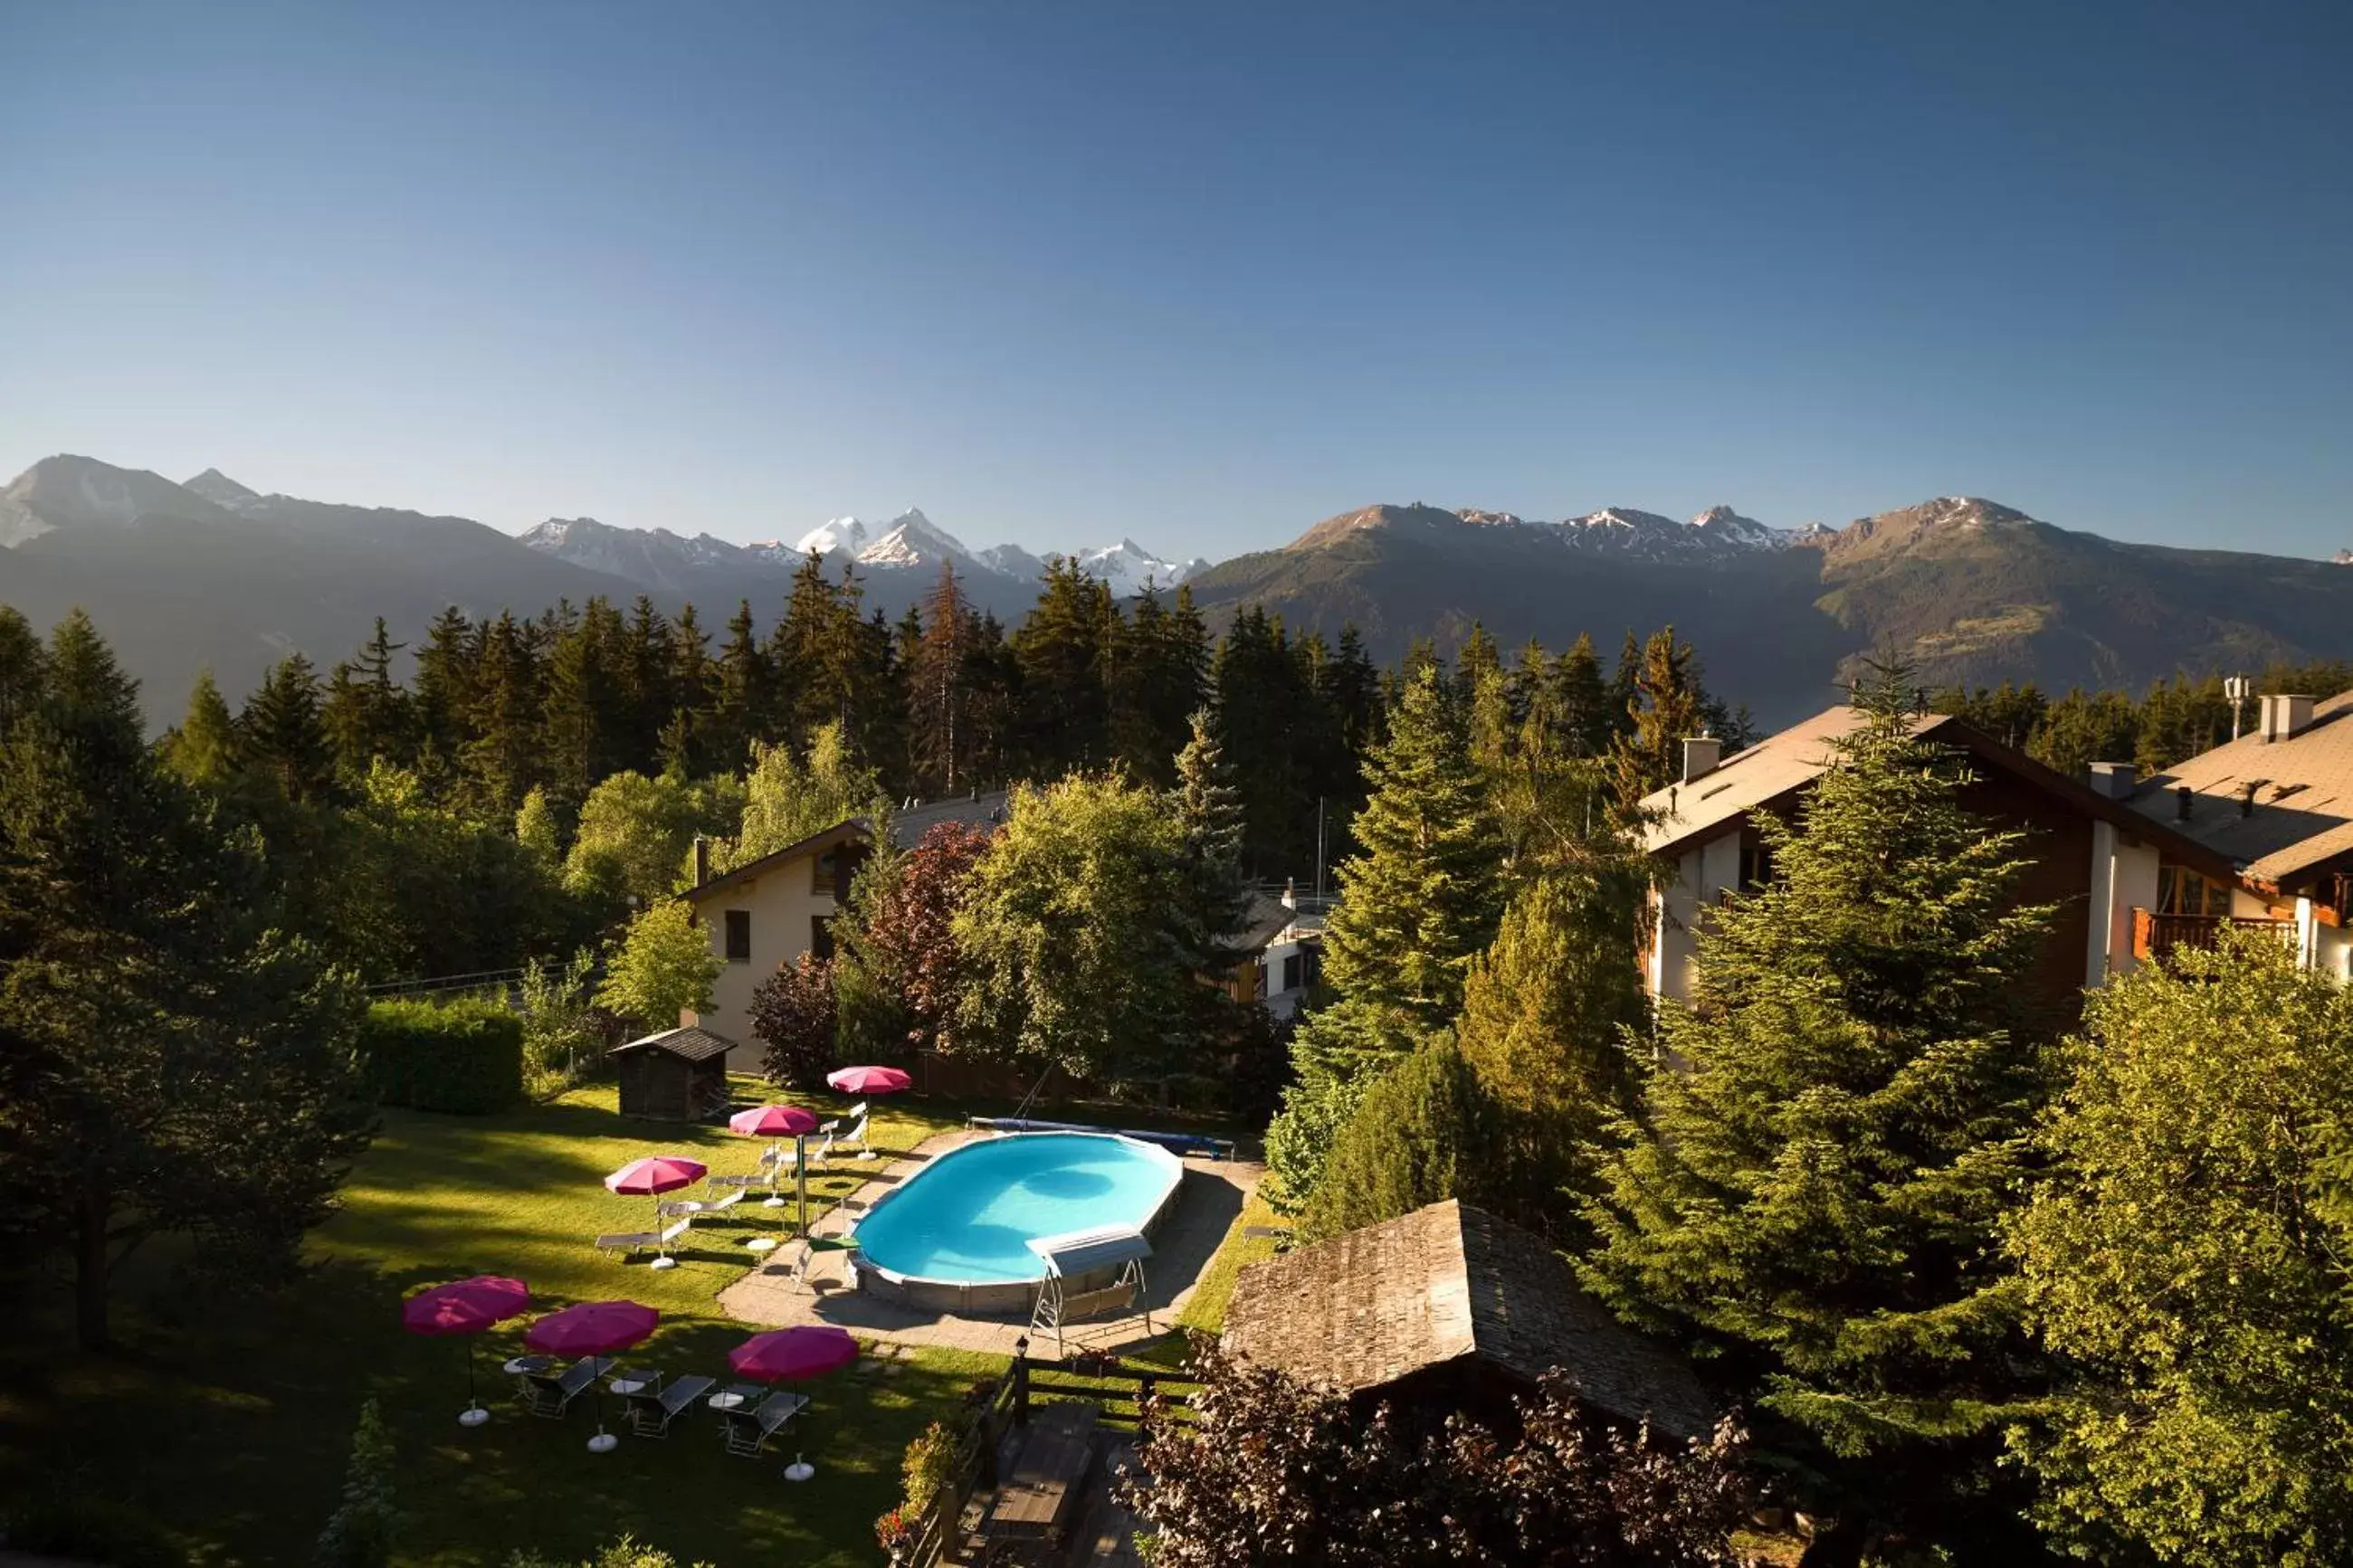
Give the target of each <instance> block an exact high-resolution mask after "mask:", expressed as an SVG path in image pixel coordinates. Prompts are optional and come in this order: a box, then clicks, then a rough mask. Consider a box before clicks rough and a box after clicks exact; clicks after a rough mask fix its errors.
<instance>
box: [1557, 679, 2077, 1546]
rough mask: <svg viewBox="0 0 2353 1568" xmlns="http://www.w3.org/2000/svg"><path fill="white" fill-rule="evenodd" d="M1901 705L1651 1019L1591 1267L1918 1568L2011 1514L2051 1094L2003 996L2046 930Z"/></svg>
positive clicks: (2005, 844) (1870, 716)
mask: <svg viewBox="0 0 2353 1568" xmlns="http://www.w3.org/2000/svg"><path fill="white" fill-rule="evenodd" d="M1911 700H1912V692H1911V689H1910V677H1909V672H1908V671H1906V670H1904V669H1901V668H1896V669H1894V670H1888V671H1883V672H1881V674H1880V679H1876V680H1874V682H1873V686H1872V687H1871V689H1869V691H1868V692H1866V693H1865V694H1864V695H1863V698H1862V706H1863V709H1864V719H1863V722H1862V726H1861V727H1860V728H1859V729H1858V730H1856V731H1853V732H1852V733H1851V734H1850V735H1848V736H1847V737H1846V738H1844V739H1843V740H1841V741H1840V742H1836V743H1835V745H1836V750H1837V752H1838V757H1839V761H1838V765H1837V766H1835V767H1833V768H1831V770H1830V771H1829V772H1827V773H1825V774H1824V775H1823V776H1822V778H1821V779H1820V782H1819V783H1818V784H1816V785H1815V786H1814V789H1813V791H1812V793H1811V795H1810V796H1809V797H1808V798H1807V799H1806V800H1805V802H1804V803H1803V805H1801V806H1800V808H1799V819H1798V821H1797V822H1796V823H1795V824H1794V825H1792V824H1788V823H1785V822H1783V821H1781V820H1780V819H1778V818H1777V817H1774V816H1770V815H1767V816H1760V817H1759V818H1758V819H1757V824H1758V828H1759V831H1760V832H1762V833H1763V834H1764V836H1765V839H1766V842H1767V846H1768V847H1770V849H1771V852H1772V858H1773V864H1774V867H1775V873H1774V879H1773V880H1772V881H1771V882H1769V883H1767V885H1766V886H1764V887H1763V888H1760V889H1757V890H1755V891H1753V892H1751V893H1749V894H1747V895H1746V896H1744V897H1742V898H1740V899H1738V900H1735V901H1733V902H1731V903H1729V904H1727V905H1725V906H1724V907H1723V908H1721V909H1719V910H1716V911H1715V915H1714V918H1713V920H1712V921H1710V922H1709V924H1708V925H1707V926H1706V927H1705V928H1704V930H1703V931H1702V932H1701V934H1700V938H1699V942H1700V964H1699V970H1698V975H1699V978H1698V989H1697V991H1696V993H1695V994H1694V997H1693V999H1692V1001H1691V1004H1690V1005H1688V1006H1684V1005H1672V1004H1669V1005H1664V1006H1663V1007H1662V1011H1661V1014H1660V1018H1659V1038H1658V1052H1657V1057H1656V1060H1657V1061H1658V1063H1660V1064H1661V1065H1658V1066H1655V1067H1653V1068H1651V1070H1650V1072H1649V1074H1648V1076H1647V1079H1646V1081H1645V1083H1644V1084H1643V1086H1642V1091H1641V1109H1640V1112H1639V1114H1638V1115H1636V1116H1633V1117H1630V1118H1625V1119H1622V1120H1620V1121H1619V1122H1618V1123H1617V1124H1616V1126H1615V1129H1614V1131H1613V1138H1614V1139H1615V1140H1616V1142H1617V1143H1618V1147H1617V1148H1616V1150H1615V1152H1613V1153H1612V1154H1611V1155H1610V1156H1609V1159H1608V1160H1607V1162H1606V1164H1605V1168H1604V1171H1603V1173H1602V1175H1603V1181H1604V1184H1605V1195H1604V1197H1603V1198H1602V1199H1601V1200H1600V1201H1599V1203H1598V1204H1597V1205H1594V1206H1593V1208H1592V1209H1591V1211H1590V1216H1591V1218H1592V1220H1593V1222H1594V1224H1595V1225H1596V1226H1597V1228H1598V1230H1599V1234H1600V1237H1601V1245H1600V1247H1599V1251H1598V1252H1596V1253H1594V1254H1592V1255H1591V1256H1590V1257H1589V1259H1588V1266H1587V1267H1586V1269H1585V1273H1586V1277H1587V1279H1588V1284H1589V1285H1590V1286H1591V1287H1592V1288H1593V1289H1596V1290H1597V1291H1599V1292H1600V1293H1601V1294H1602V1295H1603V1296H1604V1297H1605V1298H1607V1299H1608V1300H1609V1301H1611V1302H1612V1303H1613V1304H1614V1305H1616V1306H1617V1307H1618V1308H1619V1310H1620V1311H1621V1312H1622V1313H1626V1314H1629V1315H1632V1316H1635V1317H1638V1318H1641V1319H1644V1320H1648V1321H1652V1322H1656V1323H1660V1324H1663V1325H1672V1326H1676V1327H1679V1328H1681V1329H1683V1331H1688V1332H1690V1333H1692V1334H1694V1336H1696V1337H1697V1338H1698V1339H1699V1340H1700V1341H1701V1342H1704V1343H1706V1344H1709V1345H1712V1346H1714V1347H1715V1349H1717V1350H1718V1351H1719V1352H1722V1353H1723V1355H1724V1356H1725V1364H1727V1365H1728V1366H1729V1367H1732V1368H1735V1369H1737V1370H1738V1371H1739V1372H1741V1373H1745V1374H1746V1375H1747V1376H1749V1377H1752V1378H1753V1379H1754V1380H1755V1384H1756V1387H1757V1404H1758V1405H1759V1406H1761V1408H1762V1409H1763V1410H1765V1411H1767V1412H1769V1413H1770V1414H1771V1415H1773V1416H1775V1417H1777V1418H1778V1420H1779V1421H1780V1422H1781V1423H1783V1429H1782V1431H1781V1433H1780V1434H1779V1435H1778V1440H1779V1441H1781V1442H1783V1443H1785V1444H1787V1445H1788V1446H1789V1447H1792V1448H1794V1449H1795V1450H1796V1452H1795V1453H1794V1455H1793V1456H1792V1462H1793V1463H1794V1464H1796V1465H1797V1466H1798V1467H1799V1473H1801V1474H1810V1475H1813V1476H1816V1477H1819V1478H1820V1485H1819V1486H1810V1487H1809V1488H1808V1489H1809V1490H1810V1491H1811V1492H1812V1493H1813V1495H1811V1496H1807V1497H1804V1498H1803V1499H1802V1500H1803V1501H1804V1503H1805V1504H1806V1505H1807V1506H1810V1507H1812V1508H1815V1509H1820V1510H1826V1511H1829V1512H1831V1513H1834V1514H1837V1515H1838V1516H1839V1517H1840V1520H1841V1526H1842V1527H1845V1528H1847V1529H1849V1530H1854V1531H1867V1530H1869V1529H1874V1528H1876V1529H1896V1530H1900V1531H1903V1533H1904V1534H1905V1536H1906V1537H1907V1539H1908V1540H1909V1541H1910V1542H1911V1543H1912V1545H1913V1547H1914V1548H1915V1550H1924V1551H1925V1550H1927V1549H1928V1548H1930V1547H1931V1546H1935V1545H1938V1544H1949V1543H1951V1542H1957V1541H1960V1540H1963V1539H1964V1538H1966V1537H1968V1535H1969V1534H1970V1533H1971V1532H1972V1531H1974V1530H1977V1529H1978V1528H1980V1527H1982V1528H1985V1529H1989V1530H1993V1531H1995V1532H1996V1533H1999V1532H2000V1524H2001V1522H2002V1521H2003V1519H2004V1517H2005V1516H2004V1515H2003V1513H2002V1510H2000V1508H1998V1507H1990V1506H1989V1502H1988V1497H1987V1493H1988V1491H1989V1489H1990V1490H1991V1491H1994V1492H1996V1493H1998V1492H2000V1489H2001V1488H2002V1483H2000V1481H1998V1480H1997V1479H1995V1477H1994V1471H1993V1460H1994V1458H1995V1456H1996V1453H1997V1451H1998V1448H1999V1440H1998V1438H1997V1437H1996V1436H1995V1435H1994V1432H1993V1428H1994V1427H1995V1426H1996V1425H1997V1424H1998V1423H1999V1422H2000V1420H2001V1419H2002V1418H2003V1416H2004V1414H2005V1411H2006V1410H2007V1408H2008V1403H2009V1402H2010V1400H2012V1399H2013V1398H2015V1397H2016V1396H2017V1395H2018V1394H2020V1393H2021V1373H2022V1371H2023V1370H2024V1369H2026V1368H2028V1367H2030V1366H2031V1359H2030V1358H2029V1357H2028V1356H2027V1354H2026V1347H2025V1345H2024V1343H2023V1342H2022V1340H2021V1335H2020V1332H2019V1328H2018V1310H2017V1304H2016V1300H2015V1295H2014V1288H2013V1287H2014V1282H2013V1281H2012V1280H2011V1279H2010V1278H2009V1277H2008V1275H2007V1273H2006V1271H2005V1269H2004V1268H2002V1266H2001V1264H2000V1259H1999V1256H1998V1229H1999V1226H2000V1222H2001V1219H2002V1216H2003V1214H2004V1211H2005V1210H2006V1209H2008V1208H2009V1207H2010V1205H2012V1204H2013V1203H2014V1202H2015V1201H2016V1194H2017V1192H2018V1188H2019V1185H2020V1184H2021V1179H2022V1177H2023V1174H2024V1170H2025V1164H2024V1160H2025V1151H2026V1140H2027V1137H2028V1135H2029V1132H2030V1131H2031V1127H2032V1124H2033V1122H2034V1119H2035V1116H2036V1114H2037V1111H2038V1110H2039V1109H2040V1108H2041V1106H2042V1103H2043V1102H2044V1100H2045V1099H2046V1097H2047V1095H2048V1094H2049V1091H2050V1088H2051V1083H2050V1068H2049V1061H2050V1053H2049V1050H2048V1047H2047V1045H2046V1043H2045V1042H2044V1040H2043V1039H2042V1037H2039V1036H2038V1035H2037V1034H2035V1033H2033V1032H2032V1031H2031V1030H2029V1029H2027V1028H2026V1027H2024V1026H2022V1022H2021V1009H2020V1006H2019V1004H2018V1002H2017V1000H2016V998H2017V996H2018V994H2019V991H2020V983H2021V980H2022V978H2023V977H2024V975H2025V973H2026V972H2027V970H2028V967H2029V965H2030V964H2031V963H2032V961H2033V957H2034V953H2035V951H2036V948H2037V945H2038V943H2039V942H2040V940H2041V938H2042V933H2043V932H2044V931H2045V930H2046V929H2047V928H2048V925H2049V921H2050V913H2051V911H2050V910H2048V909H2045V908H2036V907H2021V905H2020V904H2019V902H2018V901H2017V898H2016V894H2017V889H2018V884H2019V879H2020V875H2021V871H2022V870H2023V869H2024V868H2025V866H2026V865H2027V861H2026V860H2025V858H2024V842H2023V838H2022V836H2021V834H2019V833H2015V832H2007V831H1997V830H1995V829H1994V828H1992V827H1990V826H1989V825H1987V824H1985V823H1982V822H1980V821H1978V820H1977V819H1976V818H1974V817H1972V816H1969V815H1968V813H1967V812H1966V811H1965V810H1963V809H1962V807H1961V805H1960V804H1959V802H1958V798H1957V796H1958V792H1959V790H1960V788H1961V786H1962V784H1963V782H1964V780H1965V776H1966V775H1965V773H1963V771H1962V769H1961V767H1960V766H1959V763H1958V762H1957V758H1956V757H1955V756H1953V755H1951V754H1948V753H1947V752H1944V751H1943V750H1941V749H1940V748H1938V747H1937V746H1936V745H1935V744H1933V743H1931V742H1927V741H1924V740H1922V739H1920V738H1918V737H1915V735H1914V733H1913V731H1912V726H1911V723H1910V704H1911ZM2013 1544H2014V1543H2013ZM1962 1556H1963V1557H1964V1559H1967V1560H1975V1559H1973V1558H1969V1555H1968V1552H1962ZM1986 1560H1988V1561H1993V1560H1997V1559H1995V1558H1990V1557H1989V1558H1987V1559H1986Z"/></svg>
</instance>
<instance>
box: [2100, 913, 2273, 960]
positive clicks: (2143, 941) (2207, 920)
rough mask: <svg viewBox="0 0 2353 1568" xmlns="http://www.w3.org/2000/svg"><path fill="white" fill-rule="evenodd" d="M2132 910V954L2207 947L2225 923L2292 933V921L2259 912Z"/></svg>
mask: <svg viewBox="0 0 2353 1568" xmlns="http://www.w3.org/2000/svg"><path fill="white" fill-rule="evenodd" d="M2132 914H2133V956H2134V957H2135V958H2140V959H2148V958H2163V957H2164V956H2165V955H2166V954H2168V953H2169V952H2173V951H2174V950H2175V949H2176V948H2182V947H2211V946H2213V945H2214V942H2215V939H2216V937H2217V936H2218V934H2219V933H2220V932H2221V929H2222V928H2223V927H2224V926H2226V925H2229V926H2253V927H2258V928H2261V929H2263V930H2264V931H2279V932H2281V933H2283V934H2285V935H2290V936H2292V935H2293V933H2294V932H2295V921H2275V920H2268V919H2265V918H2263V916H2260V915H2160V914H2155V913H2152V912H2151V911H2149V910H2144V909H2135V910H2133V912H2132Z"/></svg>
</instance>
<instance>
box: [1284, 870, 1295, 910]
mask: <svg viewBox="0 0 2353 1568" xmlns="http://www.w3.org/2000/svg"><path fill="white" fill-rule="evenodd" d="M1282 907H1283V908H1284V909H1286V910H1295V909H1297V908H1298V907H1299V879H1297V878H1296V877H1285V878H1284V879H1282Z"/></svg>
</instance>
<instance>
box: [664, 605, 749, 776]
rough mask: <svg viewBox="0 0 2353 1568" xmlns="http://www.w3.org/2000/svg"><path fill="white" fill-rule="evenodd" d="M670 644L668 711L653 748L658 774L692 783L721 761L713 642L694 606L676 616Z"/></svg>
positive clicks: (717, 691) (717, 673) (716, 673)
mask: <svg viewBox="0 0 2353 1568" xmlns="http://www.w3.org/2000/svg"><path fill="white" fill-rule="evenodd" d="M710 645H711V638H710V637H709V635H708V634H707V633H705V632H704V631H703V629H702V622H701V621H699V620H698V619H696V617H695V614H694V606H693V605H687V606H686V607H685V608H684V609H682V610H681V611H680V612H679V613H678V625H677V626H674V627H672V628H671V630H670V655H671V665H670V710H669V714H668V716H667V717H666V718H665V719H664V720H663V721H662V725H661V732H660V737H659V741H658V742H657V744H658V745H659V748H660V753H661V766H662V771H663V772H664V773H678V774H680V775H681V776H683V777H690V778H691V777H694V776H696V775H699V774H702V773H710V772H711V771H712V770H713V769H714V768H716V767H718V766H720V765H721V763H722V760H723V752H722V749H721V748H720V747H719V746H717V745H715V744H714V743H713V739H714V737H715V736H716V734H717V733H718V731H719V717H718V713H717V711H716V708H717V704H718V700H719V671H718V669H717V668H716V667H715V666H714V665H713V664H712V660H711V646H710ZM727 763H728V765H730V766H732V765H733V760H732V759H727Z"/></svg>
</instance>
